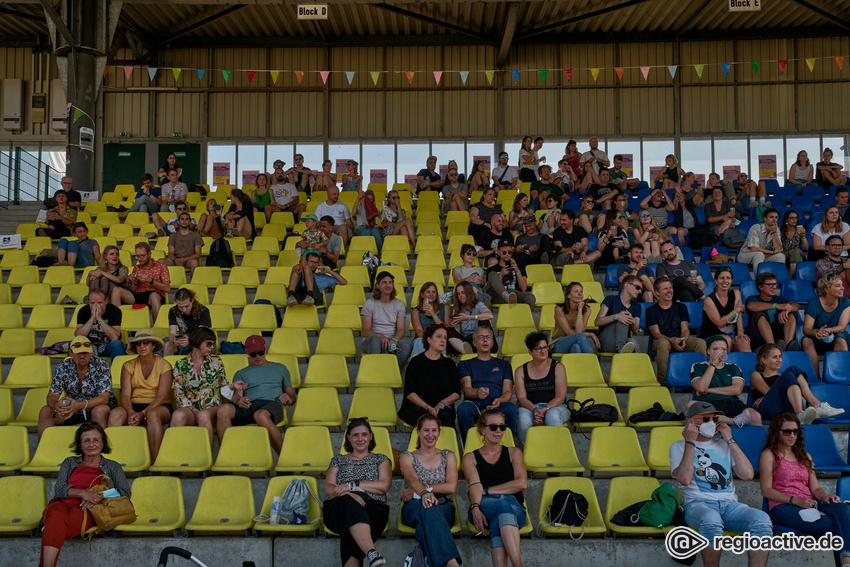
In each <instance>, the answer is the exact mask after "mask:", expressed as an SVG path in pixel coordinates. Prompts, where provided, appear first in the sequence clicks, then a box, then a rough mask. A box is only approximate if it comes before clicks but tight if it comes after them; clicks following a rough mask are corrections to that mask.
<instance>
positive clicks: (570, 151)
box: [563, 140, 603, 175]
mask: <svg viewBox="0 0 850 567" xmlns="http://www.w3.org/2000/svg"><path fill="white" fill-rule="evenodd" d="M600 153H603V152H600ZM581 157H582V153H581V152H580V151H578V144H577V143H576V141H575V140H570V141H568V142H567V145H566V146H564V157H563V159H565V160H567V163H568V164H569V166H570V169H571V170H573V173H575V174H576V175H578V173H579V171H581V167H580V165H581ZM585 161H587V160H585Z"/></svg>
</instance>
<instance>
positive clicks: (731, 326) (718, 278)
mask: <svg viewBox="0 0 850 567" xmlns="http://www.w3.org/2000/svg"><path fill="white" fill-rule="evenodd" d="M714 284H715V286H714V291H713V292H711V295H706V296H705V297H703V298H702V326H701V327H700V333H699V336H700V338H703V339H707V338H708V337H713V336H714V335H722V336H724V337H726V341H727V343H728V348H729V349H730V350H734V351H736V352H750V351H751V350H752V349H751V348H750V337H749V335H747V333H746V332H744V303H743V301H742V300H741V292H740V291H739V290H737V289H733V288H732V268H730V267H728V266H722V267H721V268H720V269H719V270H717V271H716V272H714Z"/></svg>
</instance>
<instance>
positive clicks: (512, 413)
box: [457, 400, 517, 442]
mask: <svg viewBox="0 0 850 567" xmlns="http://www.w3.org/2000/svg"><path fill="white" fill-rule="evenodd" d="M490 403H492V400H464V401H463V402H461V403H460V405H459V406H458V407H457V427H458V430H459V432H460V438H461V439H462V440H464V442H465V441H466V433H467V431H469V430H470V429H472V428H473V427H475V422H476V421H477V420H478V416H479V415H481V412H482V411H484V410H485V409H487V406H488V405H489V404H490ZM499 411H501V412H502V413H503V414H505V424H506V425H507V426H508V427H510V429H511V433H513V434H514V438H516V437H517V411H516V406H515V405H514V404H513V403H512V402H502V403H501V404H500V405H499Z"/></svg>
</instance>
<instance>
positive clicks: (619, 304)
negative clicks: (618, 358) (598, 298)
mask: <svg viewBox="0 0 850 567" xmlns="http://www.w3.org/2000/svg"><path fill="white" fill-rule="evenodd" d="M642 293H643V285H641V283H640V279H639V278H638V277H637V276H626V277H625V278H623V283H622V284H620V293H618V294H616V295H609V296H607V297H606V298H605V299H603V300H602V305H601V306H600V307H599V313H598V314H597V315H596V320H595V323H596V326H597V327H599V342H600V344H601V346H602V351H603V352H619V353H629V352H635V351H636V350H638V348H637V347H638V344H637V341H636V340H635V339H633V338H630V337H631V336H632V335H633V334H635V333H637V332H638V329H639V328H640V315H641V311H640V304H639V303H638V301H639V298H640V296H641V294H642Z"/></svg>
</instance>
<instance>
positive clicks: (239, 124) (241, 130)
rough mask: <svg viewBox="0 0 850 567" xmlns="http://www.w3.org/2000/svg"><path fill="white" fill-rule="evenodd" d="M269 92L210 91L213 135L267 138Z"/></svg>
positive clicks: (211, 129) (210, 117)
mask: <svg viewBox="0 0 850 567" xmlns="http://www.w3.org/2000/svg"><path fill="white" fill-rule="evenodd" d="M268 96H269V95H268V94H267V93H212V94H210V98H209V100H210V109H209V118H208V119H209V135H210V137H211V138H262V139H265V138H266V130H267V128H266V117H267V112H266V97H268Z"/></svg>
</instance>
